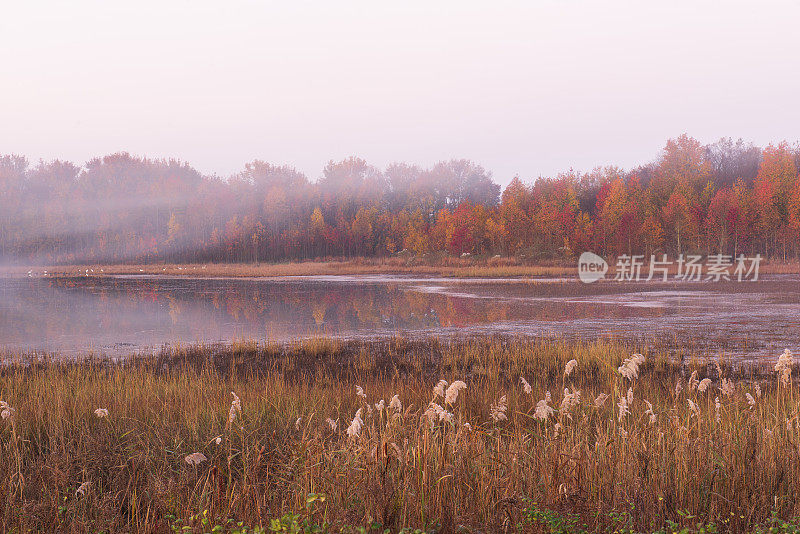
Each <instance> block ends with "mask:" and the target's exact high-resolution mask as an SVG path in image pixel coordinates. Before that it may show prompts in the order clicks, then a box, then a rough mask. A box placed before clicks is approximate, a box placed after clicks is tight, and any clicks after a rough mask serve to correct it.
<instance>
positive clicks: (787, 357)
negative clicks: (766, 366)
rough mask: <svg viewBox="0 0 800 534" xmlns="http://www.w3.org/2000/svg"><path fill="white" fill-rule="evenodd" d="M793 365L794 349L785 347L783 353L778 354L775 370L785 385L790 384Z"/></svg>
mask: <svg viewBox="0 0 800 534" xmlns="http://www.w3.org/2000/svg"><path fill="white" fill-rule="evenodd" d="M793 365H794V357H793V356H792V351H790V350H789V349H785V350H784V351H783V354H781V355H780V356H778V363H776V364H775V371H776V372H777V373H778V379H779V380H780V382H781V384H782V385H783V386H784V387H785V386H788V385H789V380H790V378H791V376H792V366H793Z"/></svg>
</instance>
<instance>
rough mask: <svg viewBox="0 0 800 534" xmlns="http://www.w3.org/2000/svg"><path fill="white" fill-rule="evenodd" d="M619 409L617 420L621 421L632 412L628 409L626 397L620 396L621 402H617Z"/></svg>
mask: <svg viewBox="0 0 800 534" xmlns="http://www.w3.org/2000/svg"><path fill="white" fill-rule="evenodd" d="M617 409H618V410H619V414H618V415H617V420H618V421H619V422H620V423H621V422H622V420H623V419H625V416H626V415H628V414H629V413H631V412H630V410H629V409H628V399H626V398H625V397H620V398H619V402H618V403H617Z"/></svg>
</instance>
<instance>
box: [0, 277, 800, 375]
mask: <svg viewBox="0 0 800 534" xmlns="http://www.w3.org/2000/svg"><path fill="white" fill-rule="evenodd" d="M483 333H490V334H491V333H497V334H514V335H547V336H568V337H573V336H574V337H581V338H590V339H591V338H596V337H598V336H603V337H617V338H640V339H648V340H650V339H652V340H654V341H659V340H660V341H665V340H666V341H671V342H672V343H678V344H681V343H691V344H692V346H694V347H695V348H697V349H699V350H701V351H703V352H704V353H707V354H711V355H713V354H715V353H719V352H720V351H724V352H726V353H728V354H731V355H734V356H738V357H739V358H743V359H758V358H759V357H761V356H762V355H773V356H774V354H775V353H776V352H780V351H782V350H783V349H784V348H789V349H791V350H792V351H794V352H798V349H800V278H798V277H797V276H776V277H772V278H765V279H762V280H761V281H758V282H742V283H739V282H727V283H726V282H723V283H710V282H707V283H703V282H699V283H686V282H684V283H666V284H663V283H645V282H638V283H635V282H631V283H617V282H599V283H596V284H592V285H584V284H582V283H580V282H578V281H576V280H536V281H532V280H516V279H514V280H511V279H509V280H485V279H484V280H480V279H469V280H455V279H438V278H414V277H406V276H358V277H350V276H318V277H292V278H262V279H200V278H171V277H153V276H120V277H86V278H35V277H34V278H0V351H7V352H10V351H20V350H21V351H46V352H59V353H63V354H79V353H83V352H87V351H94V352H96V353H105V354H110V355H123V354H128V353H131V352H135V351H151V350H154V349H159V348H161V347H162V346H164V345H168V344H178V343H180V344H187V343H194V342H208V343H214V342H227V341H233V340H242V339H245V340H259V341H263V340H276V341H286V340H290V339H296V338H300V337H309V336H319V335H329V336H341V337H348V338H355V337H368V338H372V337H382V336H388V335H395V334H399V335H405V336H408V337H414V336H431V335H436V336H453V335H470V334H483Z"/></svg>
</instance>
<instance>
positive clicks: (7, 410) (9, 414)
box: [0, 400, 16, 419]
mask: <svg viewBox="0 0 800 534" xmlns="http://www.w3.org/2000/svg"><path fill="white" fill-rule="evenodd" d="M0 410H2V411H0V417H2V418H3V419H9V418H11V419H13V418H14V414H15V413H16V410H14V408H12V407H11V406H9V404H8V403H7V402H6V401H3V400H0Z"/></svg>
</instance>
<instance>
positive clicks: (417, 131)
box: [0, 0, 800, 184]
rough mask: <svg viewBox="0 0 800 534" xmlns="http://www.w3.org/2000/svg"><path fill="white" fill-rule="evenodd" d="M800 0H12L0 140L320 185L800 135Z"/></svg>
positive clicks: (610, 160) (502, 169) (49, 151)
mask: <svg viewBox="0 0 800 534" xmlns="http://www.w3.org/2000/svg"><path fill="white" fill-rule="evenodd" d="M799 18H800V4H798V3H797V2H791V1H765V2H749V1H748V2H745V1H731V2H724V3H721V2H712V1H683V0H681V1H677V2H666V3H656V2H630V1H618V0H614V1H604V2H589V1H580V0H570V1H566V2H565V1H551V0H544V1H539V2H508V1H501V2H492V3H490V4H489V3H483V2H472V1H459V2H454V1H453V2H448V1H445V2H436V3H430V2H421V1H410V2H401V3H393V4H376V3H374V2H364V1H344V2H336V3H331V4H326V3H321V2H290V3H287V2H268V1H265V2H254V1H248V0H234V1H231V2H225V3H219V2H208V1H193V2H187V1H176V2H167V3H165V2H156V1H154V0H143V1H141V2H136V3H132V4H127V3H114V2H111V3H110V2H101V1H98V0H76V1H73V2H66V3H58V2H37V1H33V2H12V3H9V4H8V5H5V6H4V7H3V12H2V17H0V61H2V64H3V66H4V67H3V68H4V73H5V74H4V77H3V97H4V98H3V102H2V103H0V123H2V125H3V127H2V128H0V153H16V154H25V155H27V156H28V157H29V158H31V160H33V161H36V160H38V159H40V158H43V159H45V160H49V159H51V158H58V159H62V160H68V161H76V162H82V161H87V160H89V159H90V158H91V157H93V156H95V155H97V154H112V153H116V152H120V151H127V152H130V153H133V154H138V155H148V156H150V157H156V158H178V159H181V160H184V161H190V162H192V165H194V166H195V167H196V168H197V169H198V170H199V171H201V172H202V173H203V174H209V175H211V174H216V175H219V176H228V175H230V174H233V173H235V172H238V171H239V169H240V168H241V165H242V162H245V161H252V160H254V159H263V160H267V161H271V162H275V163H277V164H280V165H285V164H288V165H291V166H294V167H296V168H297V169H298V170H300V171H302V172H303V173H304V174H305V175H307V176H308V177H309V178H311V179H316V178H317V177H318V176H319V173H320V170H321V169H322V168H323V167H324V166H325V164H326V163H327V161H328V160H329V159H334V160H342V159H345V158H347V157H349V156H351V155H353V154H358V155H360V156H361V157H364V158H365V159H366V160H367V161H369V162H371V163H372V164H373V165H376V166H377V167H380V168H385V167H386V166H388V165H389V164H391V163H392V162H394V161H397V160H400V161H409V162H416V163H418V164H420V165H421V166H423V167H430V166H432V165H433V164H435V163H436V162H437V161H442V160H450V159H459V158H465V157H466V158H471V159H474V160H475V161H480V162H481V164H482V165H484V166H485V167H486V168H488V169H492V170H493V171H494V176H495V179H496V180H497V181H498V183H500V184H507V183H508V182H509V181H510V180H511V179H512V178H513V177H514V176H515V175H517V174H519V175H520V176H522V177H524V178H528V179H533V178H536V177H538V176H552V175H555V174H556V173H558V172H562V171H565V170H568V169H570V168H574V169H576V170H578V171H590V170H591V169H593V168H594V167H596V166H604V165H609V164H614V165H619V166H622V167H624V168H631V167H633V166H636V165H638V164H640V163H642V162H645V161H648V160H650V159H651V158H652V157H653V155H654V154H656V153H657V152H658V150H659V149H660V148H661V146H662V145H663V142H664V140H665V139H668V138H671V137H675V136H677V135H679V134H680V133H682V132H689V133H691V134H692V135H693V136H695V137H696V138H698V139H699V140H700V141H701V142H704V143H710V142H713V141H715V140H716V139H718V138H720V137H723V136H732V137H734V138H738V137H743V138H745V139H752V140H753V141H754V142H755V143H756V144H758V145H760V146H766V145H767V144H768V143H770V142H777V141H780V140H782V139H789V140H794V139H796V138H797V129H796V125H797V124H798V122H800V106H797V105H796V95H797V94H798V92H799V91H800V69H798V68H797V66H798V61H797V50H800V32H797V31H796V30H797V29H796V24H797V20H798V19H799Z"/></svg>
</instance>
